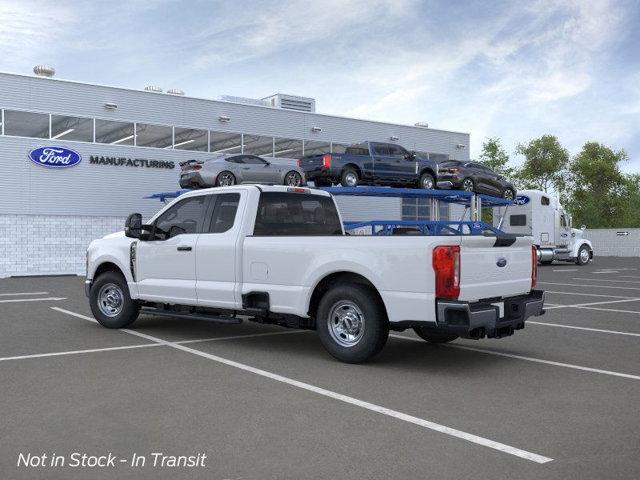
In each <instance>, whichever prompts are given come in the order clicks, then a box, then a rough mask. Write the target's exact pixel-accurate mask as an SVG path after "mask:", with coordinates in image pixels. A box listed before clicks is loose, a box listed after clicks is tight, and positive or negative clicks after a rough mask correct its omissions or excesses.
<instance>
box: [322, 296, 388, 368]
mask: <svg viewBox="0 0 640 480" xmlns="http://www.w3.org/2000/svg"><path fill="white" fill-rule="evenodd" d="M316 328H317V330H318V336H319V337H320V341H321V342H322V345H323V346H324V348H325V349H326V350H327V351H328V352H329V353H330V354H331V355H333V356H334V357H335V358H337V359H338V360H340V361H343V362H346V363H360V362H364V361H366V360H369V359H370V358H371V357H373V356H374V355H376V354H378V353H379V352H380V350H382V347H384V345H385V343H386V342H387V338H388V337H389V322H388V320H387V314H386V312H385V309H384V305H383V304H382V301H381V300H380V298H378V296H377V295H376V294H375V292H374V291H372V290H371V289H370V288H367V287H365V286H362V285H339V286H336V287H334V288H332V289H331V290H329V291H328V292H327V293H325V295H324V296H323V297H322V300H320V304H319V305H318V313H317V316H316Z"/></svg>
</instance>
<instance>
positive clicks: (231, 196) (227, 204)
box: [209, 193, 240, 233]
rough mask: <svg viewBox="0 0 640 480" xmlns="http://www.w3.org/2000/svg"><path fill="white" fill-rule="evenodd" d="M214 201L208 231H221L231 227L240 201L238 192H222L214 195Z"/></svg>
mask: <svg viewBox="0 0 640 480" xmlns="http://www.w3.org/2000/svg"><path fill="white" fill-rule="evenodd" d="M213 201H215V202H216V204H215V208H214V209H213V215H212V217H211V225H210V226H209V233H223V232H226V231H227V230H231V228H233V224H234V223H235V220H236V213H237V212H238V203H240V194H239V193H223V194H218V195H214V199H213Z"/></svg>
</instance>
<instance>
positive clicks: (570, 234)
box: [493, 190, 593, 265]
mask: <svg viewBox="0 0 640 480" xmlns="http://www.w3.org/2000/svg"><path fill="white" fill-rule="evenodd" d="M494 212H496V213H497V214H496V215H494V220H493V224H494V226H496V227H498V228H500V229H501V230H502V231H504V232H507V233H513V234H516V235H530V236H531V237H533V243H534V245H535V246H536V248H537V249H538V261H539V262H540V263H541V264H543V265H546V264H550V263H552V262H553V261H554V260H558V261H562V262H575V263H577V264H578V265H586V264H587V263H589V262H590V261H591V260H592V259H593V247H592V245H591V242H589V240H586V239H585V238H583V235H584V230H585V228H586V227H585V226H582V228H580V229H577V228H572V227H571V216H570V215H569V214H568V213H567V212H566V211H565V209H564V208H563V207H562V205H561V204H560V201H559V200H558V198H557V197H554V196H552V195H549V194H548V193H545V192H543V191H541V190H522V191H519V192H518V195H517V197H516V199H515V201H514V204H513V205H511V206H509V207H508V208H497V209H494Z"/></svg>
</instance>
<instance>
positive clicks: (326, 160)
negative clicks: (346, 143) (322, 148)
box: [322, 153, 331, 168]
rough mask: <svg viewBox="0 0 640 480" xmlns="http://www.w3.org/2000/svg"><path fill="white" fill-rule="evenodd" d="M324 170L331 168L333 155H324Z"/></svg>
mask: <svg viewBox="0 0 640 480" xmlns="http://www.w3.org/2000/svg"><path fill="white" fill-rule="evenodd" d="M322 168H331V155H329V154H328V153H325V154H324V155H322Z"/></svg>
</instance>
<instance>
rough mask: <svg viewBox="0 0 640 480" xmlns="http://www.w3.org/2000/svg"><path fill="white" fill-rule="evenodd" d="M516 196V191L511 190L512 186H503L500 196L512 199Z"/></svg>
mask: <svg viewBox="0 0 640 480" xmlns="http://www.w3.org/2000/svg"><path fill="white" fill-rule="evenodd" d="M515 197H516V192H514V191H513V189H512V188H508V187H507V188H505V189H504V191H503V192H502V198H506V199H507V200H513V199H514V198H515Z"/></svg>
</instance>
